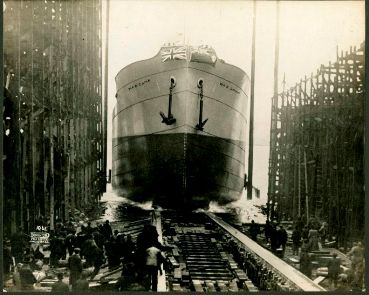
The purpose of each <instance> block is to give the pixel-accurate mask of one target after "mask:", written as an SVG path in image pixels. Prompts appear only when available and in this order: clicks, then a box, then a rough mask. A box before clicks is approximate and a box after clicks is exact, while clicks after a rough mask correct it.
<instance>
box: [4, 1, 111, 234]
mask: <svg viewBox="0 0 369 295" xmlns="http://www.w3.org/2000/svg"><path fill="white" fill-rule="evenodd" d="M4 3H5V7H6V8H5V11H4V77H5V79H4V88H5V102H4V104H5V111H4V122H5V127H4V133H5V134H4V157H3V163H4V208H6V210H4V234H12V233H14V232H15V231H16V230H17V229H18V227H20V226H21V227H23V229H24V230H25V232H30V231H33V230H34V228H35V226H36V224H40V223H43V224H44V225H46V224H49V225H50V229H51V230H53V229H54V223H55V221H56V220H58V219H59V220H61V221H68V220H70V219H71V218H73V215H74V214H75V210H76V209H78V210H82V209H83V210H88V209H89V208H90V207H92V206H95V205H96V204H97V201H98V199H99V198H100V196H101V194H102V192H103V191H104V189H105V188H104V186H105V176H106V171H104V169H105V168H104V163H103V149H104V148H105V143H104V142H103V135H102V134H103V133H102V132H103V130H102V129H103V128H102V48H101V44H102V43H101V40H102V35H101V22H102V20H101V0H78V1H61V0H59V1H50V0H43V1H25V0H21V1H5V2H4ZM45 223H46V224H45Z"/></svg>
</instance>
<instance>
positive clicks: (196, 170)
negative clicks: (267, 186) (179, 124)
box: [113, 133, 244, 208]
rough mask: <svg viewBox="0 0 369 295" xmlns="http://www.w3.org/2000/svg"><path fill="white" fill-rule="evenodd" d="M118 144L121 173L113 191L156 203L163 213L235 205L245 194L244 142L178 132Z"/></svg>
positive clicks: (139, 200) (117, 142)
mask: <svg viewBox="0 0 369 295" xmlns="http://www.w3.org/2000/svg"><path fill="white" fill-rule="evenodd" d="M116 145H117V149H118V153H119V154H120V155H122V156H120V157H119V160H118V162H117V163H116V164H117V165H118V166H119V168H118V170H119V171H122V173H120V174H116V175H115V177H114V178H113V187H115V188H121V190H120V191H119V189H118V192H120V193H121V194H122V195H125V196H127V197H128V198H130V199H133V200H135V201H138V202H144V201H147V200H153V201H154V204H157V205H160V206H162V207H165V208H167V207H169V208H173V207H181V206H186V207H207V205H208V204H209V202H210V201H212V200H213V201H214V200H216V201H217V202H219V203H228V202H230V201H234V200H237V199H238V197H239V193H240V190H242V187H243V183H244V179H243V178H242V177H240V175H242V173H243V169H242V167H243V166H244V163H243V162H240V160H239V159H243V158H244V150H243V147H242V144H241V143H240V142H234V141H232V140H226V139H222V138H216V137H210V136H203V135H196V134H186V133H179V134H165V135H144V136H134V137H126V138H119V139H118V140H116ZM128 166H130V167H132V166H133V167H134V169H132V170H127V168H126V167H128Z"/></svg>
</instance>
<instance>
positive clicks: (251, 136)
mask: <svg viewBox="0 0 369 295" xmlns="http://www.w3.org/2000/svg"><path fill="white" fill-rule="evenodd" d="M255 27H256V1H255V0H254V12H253V20H252V51H251V86H250V88H251V89H250V128H249V161H248V178H247V199H248V200H251V199H252V172H253V166H254V88H255V87H254V86H255V35H256V33H255Z"/></svg>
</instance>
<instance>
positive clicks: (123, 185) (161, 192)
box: [112, 58, 248, 209]
mask: <svg viewBox="0 0 369 295" xmlns="http://www.w3.org/2000/svg"><path fill="white" fill-rule="evenodd" d="M227 66H228V65H223V64H220V65H218V67H216V66H211V65H204V64H200V63H189V62H188V61H172V62H165V63H161V62H160V61H158V60H155V58H153V59H152V60H147V61H143V62H139V63H138V64H133V65H132V66H128V67H127V68H125V69H123V70H122V71H121V72H120V73H119V74H118V76H117V78H116V81H117V105H116V107H115V110H114V114H113V171H112V184H113V188H114V190H115V191H116V193H117V194H118V195H122V196H124V197H127V198H129V199H132V200H134V201H137V202H145V201H149V200H151V201H153V203H154V204H155V205H159V206H161V207H164V208H191V209H195V208H206V207H207V206H208V205H209V203H210V202H211V201H216V202H218V203H223V204H224V203H229V202H232V201H235V200H237V199H239V197H240V195H241V193H242V189H243V187H244V173H245V144H246V143H245V142H246V140H245V137H246V125H247V122H246V105H247V95H246V92H247V90H248V78H247V77H246V75H245V74H244V73H243V72H241V71H240V70H235V69H237V68H235V67H233V66H229V67H228V68H227ZM171 77H175V80H176V85H175V87H174V88H173V90H172V104H171V113H172V114H173V117H174V118H175V119H176V121H175V122H174V123H173V124H170V125H167V124H165V123H163V122H162V118H161V116H160V115H159V113H160V112H162V113H165V114H166V115H167V114H168V105H169V92H170V90H169V86H170V79H171ZM230 78H231V79H230ZM200 79H201V80H203V83H204V84H203V107H202V114H201V115H202V118H203V119H202V120H203V121H204V120H205V119H208V121H207V122H206V123H205V125H204V129H203V130H199V129H197V128H196V125H197V124H198V123H199V115H200V112H201V109H200V92H199V91H200V90H199V87H198V81H199V80H200Z"/></svg>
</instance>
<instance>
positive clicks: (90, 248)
mask: <svg viewBox="0 0 369 295" xmlns="http://www.w3.org/2000/svg"><path fill="white" fill-rule="evenodd" d="M96 248H98V247H97V245H96V243H95V240H94V239H93V237H92V235H91V234H87V240H86V241H85V242H84V243H83V244H82V248H81V256H84V257H85V259H86V265H87V267H90V266H92V265H93V261H94V254H95V252H96Z"/></svg>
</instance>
